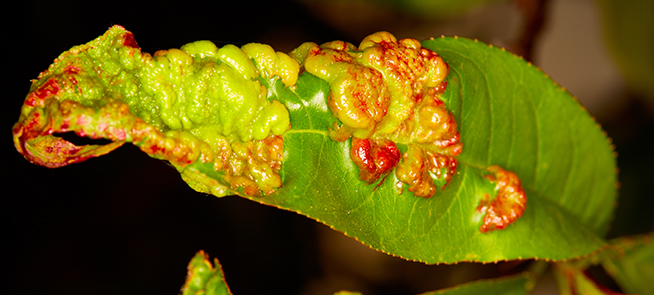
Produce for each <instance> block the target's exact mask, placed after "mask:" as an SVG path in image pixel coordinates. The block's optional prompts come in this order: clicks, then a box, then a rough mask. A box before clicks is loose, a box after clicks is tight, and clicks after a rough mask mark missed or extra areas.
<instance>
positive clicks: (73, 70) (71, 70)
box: [64, 66, 80, 74]
mask: <svg viewBox="0 0 654 295" xmlns="http://www.w3.org/2000/svg"><path fill="white" fill-rule="evenodd" d="M79 71H80V68H78V67H75V66H67V67H66V68H65V69H64V73H66V74H77V73H79Z"/></svg>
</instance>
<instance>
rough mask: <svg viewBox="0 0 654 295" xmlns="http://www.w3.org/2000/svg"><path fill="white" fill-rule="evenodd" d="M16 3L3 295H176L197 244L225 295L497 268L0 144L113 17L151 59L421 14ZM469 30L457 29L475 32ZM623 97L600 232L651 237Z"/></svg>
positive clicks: (646, 171) (630, 102)
mask: <svg viewBox="0 0 654 295" xmlns="http://www.w3.org/2000/svg"><path fill="white" fill-rule="evenodd" d="M13 4H14V5H17V6H18V8H12V9H8V8H7V7H5V8H4V10H5V11H4V13H3V14H4V18H3V19H4V20H3V32H2V36H4V38H3V41H4V42H3V44H2V53H3V54H2V60H3V63H2V64H3V66H4V67H3V71H2V72H3V74H2V75H3V79H2V89H3V90H4V92H3V103H4V104H5V105H4V107H3V109H2V111H3V114H2V124H1V125H0V126H2V128H3V130H4V132H2V133H1V134H4V136H2V137H0V139H1V140H0V143H1V144H0V147H1V149H2V152H3V171H4V173H3V175H4V176H3V178H2V181H3V183H4V185H3V188H4V193H3V203H2V205H1V206H0V208H1V209H0V216H1V218H2V220H1V222H2V233H1V234H2V235H1V238H0V239H1V241H2V242H1V243H2V245H3V255H2V258H1V259H2V262H1V265H2V266H3V274H2V275H1V278H2V284H1V287H0V288H1V290H2V293H5V294H13V293H22V294H176V293H177V292H178V291H179V288H180V287H181V286H182V284H183V283H184V278H185V275H186V265H187V263H188V261H189V260H190V259H191V257H192V256H193V255H194V253H195V252H196V251H198V250H200V249H204V250H205V251H206V252H207V253H208V254H209V255H210V256H211V257H212V258H213V257H216V258H218V259H220V261H221V263H222V264H223V268H224V270H225V273H226V279H227V282H228V284H229V285H230V287H231V288H232V291H233V293H235V294H237V295H241V294H277V293H279V294H282V293H283V294H332V293H334V292H336V291H338V290H341V289H353V290H358V291H362V292H364V294H412V293H418V292H425V291H429V290H434V289H437V288H441V287H444V286H448V285H451V284H455V283H460V282H465V281H467V280H470V279H473V278H478V277H493V276H497V275H500V274H502V273H503V272H504V271H505V270H504V269H502V265H499V266H498V265H486V266H484V265H477V264H461V265H457V266H438V267H434V266H425V265H422V264H419V263H411V262H404V261H402V260H401V259H397V258H392V257H388V256H385V255H383V254H379V253H376V252H374V251H372V250H369V249H368V248H367V247H365V246H360V245H359V244H358V243H357V242H355V241H351V240H350V239H347V238H344V237H343V236H342V235H341V234H339V233H336V232H333V231H331V230H329V229H328V228H327V227H326V226H324V225H320V224H317V223H316V222H314V221H312V220H310V219H308V218H305V217H303V216H300V215H298V214H296V213H293V212H286V211H282V210H278V209H275V208H271V207H267V206H262V205H259V204H256V203H254V202H250V201H247V200H245V199H241V198H237V197H226V198H220V199H219V198H216V197H213V196H209V195H205V194H201V193H197V192H195V191H193V190H192V189H191V188H189V187H188V186H187V185H186V184H185V183H184V182H183V181H182V180H181V178H180V177H179V174H178V173H177V172H176V171H175V169H174V168H172V167H170V166H169V165H167V164H166V163H165V162H162V161H159V160H155V159H151V158H149V157H148V156H147V155H146V154H144V153H142V152H140V151H139V150H138V149H137V148H135V147H133V146H131V145H125V146H123V147H121V148H120V149H118V150H116V151H114V152H112V153H110V154H108V155H106V156H102V157H100V158H96V159H92V160H89V161H87V162H85V163H81V164H75V165H71V166H67V167H63V168H59V169H47V168H43V167H39V166H36V165H32V164H30V163H29V162H27V161H26V160H25V159H24V158H22V156H21V155H20V154H18V153H17V152H16V151H15V149H14V148H13V144H12V141H11V133H10V129H11V126H12V125H13V123H14V122H15V121H16V120H17V119H18V114H19V110H20V107H21V105H22V102H23V99H24V97H25V95H26V94H27V92H28V91H29V87H30V84H31V83H30V79H34V78H36V77H37V75H38V73H39V72H41V71H43V70H45V69H46V68H47V66H48V65H49V64H50V63H52V60H53V59H54V58H56V57H57V56H58V55H59V54H60V53H61V52H63V51H65V50H68V49H69V48H70V47H72V46H73V45H77V44H83V43H86V42H88V41H90V40H92V39H94V38H96V37H97V36H99V35H101V34H102V33H104V31H105V30H106V29H107V28H109V27H110V26H111V25H114V24H120V25H123V26H124V27H126V28H127V29H128V30H130V31H132V32H133V33H134V35H135V38H136V41H137V42H138V44H139V45H140V47H141V48H142V50H143V51H144V52H150V53H154V52H155V51H156V50H159V49H168V48H179V47H180V46H181V45H183V44H185V43H188V42H192V41H196V40H202V39H207V40H211V41H213V42H215V43H216V44H217V45H218V46H221V45H223V44H226V43H232V44H236V45H242V44H245V43H249V42H262V43H267V44H270V45H271V46H273V48H275V49H276V50H279V51H284V52H287V51H290V50H291V49H293V48H294V47H296V46H298V45H299V44H301V42H303V41H314V42H317V43H322V42H326V41H331V40H336V39H344V40H346V41H350V42H353V43H355V44H358V41H359V40H361V38H362V37H364V36H365V35H367V34H368V33H372V32H374V31H377V30H390V29H389V28H392V27H393V26H397V24H398V22H401V24H402V25H403V26H405V27H406V26H410V25H411V24H413V23H416V24H417V25H424V24H423V23H422V22H423V21H422V20H415V19H412V18H411V17H408V16H406V15H399V14H398V15H396V14H393V15H392V16H391V17H388V15H385V16H384V15H382V16H380V18H379V20H378V21H374V20H373V21H372V22H369V23H366V25H365V26H357V27H352V29H351V30H348V29H343V28H342V27H339V26H338V25H334V24H333V23H326V22H324V21H323V19H324V15H322V14H321V10H322V9H321V8H320V7H316V6H308V5H304V4H300V3H298V2H293V1H268V2H261V3H260V2H247V1H232V2H229V3H228V4H225V3H221V2H220V1H213V2H208V3H201V4H198V3H192V2H184V1H177V2H174V3H173V2H155V1H151V2H138V3H137V2H109V1H106V2H100V4H95V3H93V4H91V2H90V1H49V2H41V1H17V2H15V3H13ZM357 13H358V12H354V15H353V17H355V18H356V17H357V15H356V14H357ZM350 14H352V11H350ZM418 34H420V33H418ZM480 34H481V35H480V36H476V35H472V36H468V37H480V38H482V40H484V39H483V37H484V35H483V34H482V33H480ZM400 37H408V36H400ZM412 37H415V38H418V39H424V38H426V37H428V36H420V35H414V36H412ZM486 41H487V42H494V40H486ZM559 82H560V81H559ZM560 83H561V82H560ZM562 84H563V83H562ZM563 85H564V86H565V84H563ZM622 97H624V98H625V99H626V102H625V103H623V104H622V106H621V107H620V108H619V110H618V111H616V112H614V113H612V114H611V115H606V116H602V117H601V118H598V120H599V121H600V123H602V125H603V126H604V127H605V128H606V129H607V131H608V132H609V135H610V136H611V137H613V138H614V143H615V144H616V145H617V150H618V152H620V155H621V157H620V158H619V161H620V166H621V171H622V173H621V182H622V183H623V192H622V193H621V194H622V197H623V199H622V201H621V207H620V208H619V212H618V214H617V216H616V228H615V229H614V230H613V232H612V233H611V235H612V236H616V235H621V234H633V233H642V232H647V231H651V230H652V217H651V216H650V213H651V212H652V209H653V208H654V206H653V205H652V199H654V198H651V195H652V194H651V193H650V192H649V190H648V185H647V184H648V183H649V184H651V183H654V181H652V180H653V179H652V176H651V175H652V173H651V172H652V167H653V166H654V160H652V159H653V157H652V156H651V152H652V151H653V150H654V149H653V147H654V144H652V138H654V137H652V135H654V134H653V132H652V129H653V128H652V126H654V125H653V124H652V119H651V116H650V114H649V113H648V110H647V108H645V107H642V105H641V104H640V103H639V102H638V101H639V100H638V99H637V97H636V98H635V99H634V98H633V97H632V96H630V94H629V93H628V92H625V93H623V94H622ZM347 251H350V252H347Z"/></svg>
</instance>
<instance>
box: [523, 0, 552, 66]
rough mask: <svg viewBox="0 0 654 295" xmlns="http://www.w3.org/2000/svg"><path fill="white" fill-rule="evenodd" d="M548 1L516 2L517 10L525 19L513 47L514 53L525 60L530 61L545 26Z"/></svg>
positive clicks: (530, 0)
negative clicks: (518, 37)
mask: <svg viewBox="0 0 654 295" xmlns="http://www.w3.org/2000/svg"><path fill="white" fill-rule="evenodd" d="M547 4H548V0H516V5H517V6H518V9H520V11H522V14H523V15H524V19H525V25H524V29H523V31H522V34H521V36H520V39H519V40H518V42H517V44H516V46H515V53H516V54H518V55H521V56H522V57H523V58H524V59H525V60H527V61H532V59H533V54H534V44H535V43H536V41H537V39H538V37H539V36H540V33H541V31H542V29H543V27H544V25H545V19H546V17H547Z"/></svg>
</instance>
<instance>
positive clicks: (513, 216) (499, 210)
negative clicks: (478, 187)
mask: <svg viewBox="0 0 654 295" xmlns="http://www.w3.org/2000/svg"><path fill="white" fill-rule="evenodd" d="M487 170H488V171H490V172H491V173H490V174H488V175H486V176H485V177H486V179H488V180H490V181H491V182H492V183H494V184H495V191H496V192H497V195H496V196H495V197H494V198H493V199H490V198H489V197H488V195H486V198H485V199H483V200H481V202H480V204H479V206H478V207H477V211H478V212H482V213H486V215H485V216H484V221H483V224H482V225H481V227H480V228H479V231H480V232H482V233H485V232H488V231H492V230H497V229H504V228H505V227H507V226H508V225H509V224H511V223H513V222H515V221H516V220H517V219H518V218H519V217H520V216H522V213H523V212H524V211H525V207H526V206H527V194H525V191H524V190H523V189H522V185H521V182H520V178H518V176H517V175H516V174H515V173H513V172H511V171H506V170H504V169H502V168H500V167H499V166H497V165H493V166H490V167H488V168H487Z"/></svg>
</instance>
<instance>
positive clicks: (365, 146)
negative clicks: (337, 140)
mask: <svg viewBox="0 0 654 295" xmlns="http://www.w3.org/2000/svg"><path fill="white" fill-rule="evenodd" d="M350 156H351V157H352V160H353V161H354V163H355V164H356V165H357V166H358V167H359V178H361V180H363V181H365V182H368V183H373V182H375V181H377V180H378V179H379V178H380V177H381V176H383V175H387V174H388V173H389V172H391V171H392V170H393V168H395V166H397V163H398V162H399V161H400V151H399V150H398V149H397V146H396V145H395V143H394V142H392V141H390V140H369V139H359V138H356V137H353V138H352V149H351V150H350Z"/></svg>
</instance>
